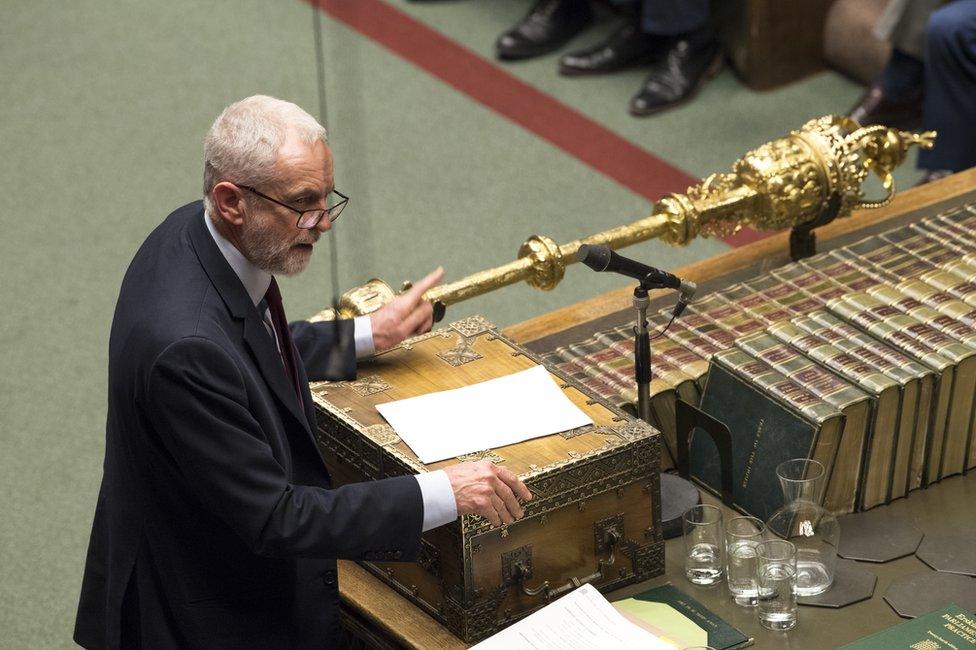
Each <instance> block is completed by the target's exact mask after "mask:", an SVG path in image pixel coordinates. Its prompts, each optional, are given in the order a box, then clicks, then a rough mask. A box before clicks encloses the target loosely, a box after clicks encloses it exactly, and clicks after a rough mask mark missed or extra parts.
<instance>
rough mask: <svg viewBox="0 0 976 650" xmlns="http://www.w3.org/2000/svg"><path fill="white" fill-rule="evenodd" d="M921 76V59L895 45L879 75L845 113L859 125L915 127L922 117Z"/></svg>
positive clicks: (922, 73) (922, 68) (922, 78)
mask: <svg viewBox="0 0 976 650" xmlns="http://www.w3.org/2000/svg"><path fill="white" fill-rule="evenodd" d="M924 77H925V72H924V64H923V63H922V61H921V60H920V59H917V58H915V57H914V56H911V55H909V54H906V53H905V52H902V51H901V50H899V49H898V48H897V47H896V48H895V49H893V50H892V52H891V57H889V59H888V63H887V64H886V65H885V68H884V70H883V71H882V72H881V76H880V77H878V78H877V79H876V80H875V82H874V83H873V84H871V87H870V88H868V90H867V91H866V92H865V93H864V95H862V96H861V98H860V99H859V100H858V101H857V104H855V105H854V107H853V108H852V109H851V110H850V112H849V115H850V116H851V117H852V118H854V119H855V120H857V121H858V123H859V124H861V126H868V125H869V124H883V125H885V126H894V127H898V128H901V129H913V128H915V127H917V126H918V125H919V123H920V122H921V118H922V91H923V87H924Z"/></svg>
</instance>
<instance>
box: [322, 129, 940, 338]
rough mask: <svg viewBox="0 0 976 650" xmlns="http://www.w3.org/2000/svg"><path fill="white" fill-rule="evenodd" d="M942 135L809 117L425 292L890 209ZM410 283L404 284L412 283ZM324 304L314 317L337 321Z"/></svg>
mask: <svg viewBox="0 0 976 650" xmlns="http://www.w3.org/2000/svg"><path fill="white" fill-rule="evenodd" d="M935 136H936V134H935V132H934V131H926V132H925V133H920V134H916V133H910V132H907V131H900V130H898V129H892V128H888V127H885V126H880V125H878V126H869V127H863V128H862V127H861V126H860V125H859V124H858V123H857V122H855V121H854V120H852V119H850V118H848V117H840V116H836V115H827V116H824V117H820V118H817V119H814V120H810V121H809V122H807V123H806V124H804V125H803V126H802V127H800V128H799V129H798V130H796V131H792V132H791V133H790V134H789V135H787V136H786V137H783V138H779V139H777V140H773V141H772V142H767V143H766V144H764V145H762V146H760V147H758V148H756V149H753V150H752V151H750V152H749V153H747V154H746V155H744V156H743V157H742V158H740V159H738V160H736V161H735V163H734V164H733V165H732V171H731V173H725V174H712V175H711V176H708V177H707V178H705V179H704V180H702V181H701V182H700V183H698V184H697V185H693V186H691V187H689V188H688V190H687V191H686V192H685V193H684V194H667V195H665V196H664V197H662V198H661V200H660V201H658V203H657V204H656V205H655V206H654V211H653V212H652V213H651V214H650V216H648V217H645V218H643V219H640V220H638V221H635V222H633V223H630V224H627V225H624V226H618V227H616V228H611V229H610V230H605V231H603V232H600V233H597V234H595V235H590V236H589V237H584V238H582V239H576V240H574V241H571V242H568V243H566V244H563V245H558V244H556V242H554V241H553V240H552V239H550V238H548V237H544V236H541V235H533V236H532V237H529V239H528V240H526V242H525V243H524V244H522V247H521V248H520V249H519V252H518V259H516V260H514V261H512V262H509V263H508V264H503V265H502V266H497V267H495V268H492V269H487V270H485V271H479V272H478V273H474V274H472V275H469V276H467V277H465V278H462V279H460V280H456V281H455V282H450V283H448V284H442V285H439V286H436V287H434V288H432V289H431V290H429V291H428V292H427V293H426V294H425V298H427V299H428V300H430V301H431V303H432V304H433V305H434V314H435V320H440V318H441V317H442V316H443V314H444V310H445V308H446V307H447V305H451V304H454V303H457V302H461V301H462V300H467V299H468V298H473V297H474V296H479V295H481V294H483V293H488V292H489V291H494V290H495V289H498V288H500V287H504V286H508V285H510V284H515V283H516V282H521V281H522V280H525V281H526V282H528V283H529V284H530V285H531V286H533V287H536V288H537V289H542V290H543V291H549V290H551V289H553V288H554V287H555V286H556V285H557V284H559V281H560V280H562V278H563V274H564V273H565V271H566V265H567V264H572V263H574V262H576V261H577V260H576V251H577V250H578V249H579V247H580V246H581V245H583V244H606V245H607V246H610V247H611V248H623V247H625V246H630V245H631V244H636V243H637V242H642V241H646V240H648V239H662V240H664V241H665V242H667V243H668V244H671V245H673V246H683V245H685V244H687V243H688V242H689V241H691V240H692V239H694V238H695V237H698V236H699V235H703V236H706V237H726V236H728V235H732V234H734V233H735V232H737V231H738V230H739V229H740V228H742V227H743V226H746V225H749V226H752V227H753V228H756V229H760V230H780V229H784V228H797V227H801V228H802V227H808V228H810V227H814V226H819V225H823V224H824V223H827V222H828V221H831V220H832V219H834V218H835V217H847V216H850V214H851V211H853V210H854V209H856V208H878V207H881V206H883V205H887V204H888V203H889V202H890V201H891V198H892V196H894V193H895V183H894V179H893V178H892V176H891V173H892V171H894V169H895V167H897V166H898V165H900V164H901V163H902V162H904V161H905V157H906V156H907V154H908V149H909V148H910V147H911V146H912V145H918V146H920V147H922V148H925V149H929V148H931V147H932V145H933V142H934V140H935ZM869 171H873V172H874V173H875V174H876V175H877V176H878V177H879V178H881V181H882V185H883V187H884V188H885V189H886V190H887V195H886V196H885V197H884V198H883V199H881V200H880V201H866V200H864V193H863V191H862V190H861V185H862V184H863V182H864V180H865V179H866V178H867V175H868V172H869ZM408 286H409V284H405V285H404V288H406V287H408ZM395 295H396V294H395V293H394V291H393V289H392V288H391V287H390V285H388V284H387V283H386V282H384V281H383V280H379V279H373V280H370V281H369V282H368V283H367V284H365V285H364V286H361V287H356V288H355V289H351V290H350V291H347V292H346V293H344V294H342V297H341V299H340V301H339V307H338V311H339V314H338V315H339V317H340V318H352V317H354V316H361V315H364V314H368V313H371V312H373V311H376V310H377V309H379V308H380V307H382V306H383V305H384V304H386V303H387V302H389V301H390V300H392V299H393V298H394V296H395ZM335 317H336V313H335V310H333V309H331V308H330V309H325V310H323V311H321V312H319V313H318V314H316V315H315V316H314V317H312V319H311V320H313V321H314V320H330V319H333V318H335Z"/></svg>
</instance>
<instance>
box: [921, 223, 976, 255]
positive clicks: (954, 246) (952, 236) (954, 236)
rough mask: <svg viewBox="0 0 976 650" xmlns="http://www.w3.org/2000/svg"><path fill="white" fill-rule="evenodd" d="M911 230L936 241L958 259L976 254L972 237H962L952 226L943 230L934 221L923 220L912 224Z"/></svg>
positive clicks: (975, 245) (975, 244) (975, 246)
mask: <svg viewBox="0 0 976 650" xmlns="http://www.w3.org/2000/svg"><path fill="white" fill-rule="evenodd" d="M911 229H912V232H916V233H918V234H921V235H925V236H927V237H932V238H934V239H937V240H938V241H939V243H940V244H942V246H943V247H945V248H946V249H948V250H951V251H954V252H955V253H957V254H958V255H959V257H963V256H965V255H966V254H968V253H976V241H974V240H973V239H972V235H971V234H970V235H969V236H968V237H967V236H964V235H963V233H961V232H959V231H957V230H956V228H955V227H953V226H949V227H948V228H943V227H939V226H938V225H937V224H936V222H935V221H934V220H932V219H925V220H923V221H921V222H919V223H913V224H912V225H911ZM974 230H976V226H974Z"/></svg>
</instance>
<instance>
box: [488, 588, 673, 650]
mask: <svg viewBox="0 0 976 650" xmlns="http://www.w3.org/2000/svg"><path fill="white" fill-rule="evenodd" d="M679 647H680V646H677V645H674V644H673V643H669V642H667V641H665V640H664V639H661V638H660V637H657V636H655V635H653V634H651V633H650V632H648V631H647V630H644V629H641V628H639V627H637V626H636V625H634V624H633V623H631V622H630V621H628V620H627V619H626V618H624V617H623V615H621V614H620V612H618V611H617V610H616V609H614V608H613V606H612V605H611V604H610V603H609V602H607V599H606V598H604V597H603V594H601V593H600V592H599V591H597V589H596V587H594V586H593V585H589V584H587V585H583V586H582V587H580V588H579V589H577V590H576V591H572V592H570V593H569V594H567V595H565V596H563V597H562V598H560V599H559V600H557V601H556V602H554V603H552V604H550V605H546V606H545V607H543V608H542V609H540V610H539V611H537V612H536V613H535V614H532V615H531V616H528V617H526V618H524V619H522V620H521V621H519V622H518V623H516V624H514V625H512V626H511V627H509V628H506V629H504V630H502V631H501V632H499V633H498V634H496V635H495V636H493V637H491V638H489V639H486V640H485V641H482V642H481V643H479V644H478V645H476V646H474V648H472V650H544V649H546V648H551V649H552V650H593V649H598V648H599V649H603V648H613V649H614V650H676V649H677V648H679Z"/></svg>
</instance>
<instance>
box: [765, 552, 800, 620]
mask: <svg viewBox="0 0 976 650" xmlns="http://www.w3.org/2000/svg"><path fill="white" fill-rule="evenodd" d="M756 559H757V563H756V582H757V584H758V587H759V624H760V625H762V626H763V627H764V628H766V629H768V630H790V629H793V627H795V626H796V547H795V546H794V545H793V544H792V543H790V542H787V541H785V540H782V539H773V540H769V541H766V542H762V543H760V544H758V545H757V546H756Z"/></svg>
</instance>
